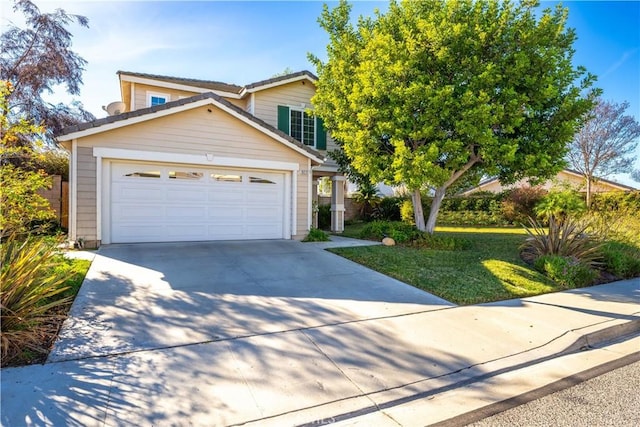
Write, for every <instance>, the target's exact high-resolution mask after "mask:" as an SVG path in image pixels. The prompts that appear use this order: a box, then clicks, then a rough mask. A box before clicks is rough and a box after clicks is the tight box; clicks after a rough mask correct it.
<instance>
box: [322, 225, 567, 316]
mask: <svg viewBox="0 0 640 427" xmlns="http://www.w3.org/2000/svg"><path fill="white" fill-rule="evenodd" d="M454 229H455V230H456V231H455V232H454V231H451V230H454ZM445 230H446V231H445ZM436 231H438V235H440V236H449V237H453V238H464V239H466V240H468V241H470V242H471V246H470V248H469V249H467V250H461V251H439V250H430V249H418V248H411V247H406V246H393V247H386V246H368V247H358V248H336V249H330V251H332V252H334V253H336V254H338V255H341V256H343V257H345V258H348V259H350V260H352V261H355V262H358V263H360V264H363V265H365V266H367V267H369V268H371V269H373V270H376V271H379V272H381V273H383V274H386V275H388V276H391V277H394V278H396V279H398V280H401V281H403V282H405V283H408V284H410V285H413V286H415V287H417V288H420V289H423V290H425V291H427V292H429V293H432V294H434V295H437V296H439V297H441V298H444V299H446V300H447V301H451V302H453V303H455V304H460V305H467V304H480V303H484V302H492V301H501V300H506V299H513V298H523V297H528V296H534V295H539V294H544V293H549V292H556V291H560V290H564V289H567V288H566V287H562V286H560V285H558V284H556V283H554V282H552V281H551V280H549V279H548V278H546V277H545V276H544V275H543V274H541V273H539V272H537V271H535V270H534V269H533V268H531V267H530V266H528V265H527V264H525V263H524V261H522V260H521V259H520V255H519V247H520V245H521V244H522V242H523V241H524V239H525V238H526V235H525V234H524V230H522V229H515V228H506V229H501V228H486V229H482V228H480V229H476V228H472V229H464V228H454V227H447V228H438V229H437V230H436Z"/></svg>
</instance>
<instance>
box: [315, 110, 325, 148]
mask: <svg viewBox="0 0 640 427" xmlns="http://www.w3.org/2000/svg"><path fill="white" fill-rule="evenodd" d="M316 148H317V149H318V150H326V149H327V131H326V130H325V128H324V123H323V122H322V119H321V118H320V117H316Z"/></svg>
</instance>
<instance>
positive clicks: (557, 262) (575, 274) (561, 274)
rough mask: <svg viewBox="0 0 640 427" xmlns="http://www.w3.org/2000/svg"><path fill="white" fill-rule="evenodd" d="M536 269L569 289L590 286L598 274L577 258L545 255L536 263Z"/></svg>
mask: <svg viewBox="0 0 640 427" xmlns="http://www.w3.org/2000/svg"><path fill="white" fill-rule="evenodd" d="M534 265H535V267H536V269H538V270H539V271H541V272H542V273H544V274H545V275H546V276H547V277H549V278H550V279H551V280H553V281H554V282H556V283H558V284H559V285H561V286H564V287H567V288H579V287H582V286H587V285H590V284H592V283H593V282H594V280H595V279H596V278H597V277H598V273H597V272H596V271H595V270H593V269H591V268H590V267H589V266H588V265H585V264H584V263H582V262H580V260H578V259H577V258H574V257H566V256H559V255H543V256H541V257H540V258H538V259H536V261H535V263H534Z"/></svg>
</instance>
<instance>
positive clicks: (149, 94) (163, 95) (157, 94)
mask: <svg viewBox="0 0 640 427" xmlns="http://www.w3.org/2000/svg"><path fill="white" fill-rule="evenodd" d="M152 96H155V97H157V98H164V102H165V103H167V102H171V95H169V94H168V93H162V92H152V91H149V90H148V91H147V107H151V97H152Z"/></svg>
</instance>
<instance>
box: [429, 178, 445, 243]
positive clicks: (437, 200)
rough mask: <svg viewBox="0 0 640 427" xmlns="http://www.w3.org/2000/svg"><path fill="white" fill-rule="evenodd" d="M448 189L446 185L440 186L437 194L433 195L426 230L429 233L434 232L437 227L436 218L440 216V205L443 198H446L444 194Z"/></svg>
mask: <svg viewBox="0 0 640 427" xmlns="http://www.w3.org/2000/svg"><path fill="white" fill-rule="evenodd" d="M446 191H447V187H446V186H444V185H443V186H442V187H438V188H437V189H436V194H434V195H433V202H431V209H430V210H429V219H428V220H427V227H426V232H427V233H429V234H433V231H434V230H435V228H436V219H437V218H438V211H439V210H440V205H442V200H443V199H444V195H445V193H446Z"/></svg>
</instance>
